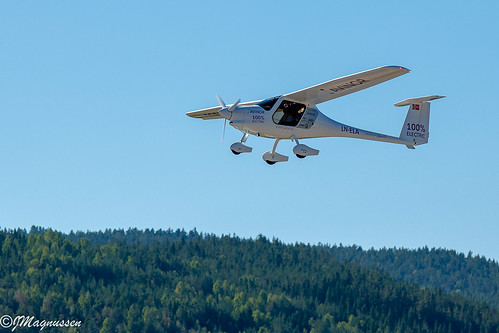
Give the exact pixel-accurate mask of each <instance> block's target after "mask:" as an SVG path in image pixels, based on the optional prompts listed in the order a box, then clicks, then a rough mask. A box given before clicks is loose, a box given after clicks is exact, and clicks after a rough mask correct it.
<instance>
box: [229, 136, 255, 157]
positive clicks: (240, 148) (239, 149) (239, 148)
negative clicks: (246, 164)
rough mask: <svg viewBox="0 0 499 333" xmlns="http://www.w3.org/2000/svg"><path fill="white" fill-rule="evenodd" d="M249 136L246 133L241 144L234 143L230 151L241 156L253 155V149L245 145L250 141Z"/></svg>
mask: <svg viewBox="0 0 499 333" xmlns="http://www.w3.org/2000/svg"><path fill="white" fill-rule="evenodd" d="M248 136H249V135H248V133H244V134H243V137H242V138H241V141H240V142H234V143H233V144H231V145H230V151H231V152H232V153H233V154H234V155H239V154H241V153H251V151H253V148H251V147H248V146H246V145H243V143H244V142H246V140H247V139H248Z"/></svg>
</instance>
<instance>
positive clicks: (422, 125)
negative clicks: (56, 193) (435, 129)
mask: <svg viewBox="0 0 499 333" xmlns="http://www.w3.org/2000/svg"><path fill="white" fill-rule="evenodd" d="M443 97H445V96H437V95H433V96H425V97H418V98H409V99H406V100H404V101H402V102H398V103H396V104H395V106H406V105H409V110H408V111H407V116H406V117H405V122H404V125H403V126H402V130H401V132H400V139H402V140H406V141H408V142H410V143H412V145H411V144H408V145H407V147H408V148H414V147H413V146H417V145H422V144H425V143H428V136H429V131H430V103H429V102H428V101H431V100H434V99H438V98H443Z"/></svg>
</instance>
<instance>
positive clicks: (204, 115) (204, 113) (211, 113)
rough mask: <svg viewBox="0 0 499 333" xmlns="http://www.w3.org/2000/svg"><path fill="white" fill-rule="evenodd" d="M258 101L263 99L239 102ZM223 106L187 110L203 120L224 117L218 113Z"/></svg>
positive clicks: (251, 103)
mask: <svg viewBox="0 0 499 333" xmlns="http://www.w3.org/2000/svg"><path fill="white" fill-rule="evenodd" d="M258 102H261V101H253V102H244V103H239V105H253V104H256V103H258ZM221 108H222V107H221V106H214V107H212V108H207V109H202V110H196V111H191V112H187V113H186V115H188V116H189V117H192V118H201V119H203V120H208V119H222V118H223V117H222V116H221V115H220V114H219V113H218V111H220V109H221Z"/></svg>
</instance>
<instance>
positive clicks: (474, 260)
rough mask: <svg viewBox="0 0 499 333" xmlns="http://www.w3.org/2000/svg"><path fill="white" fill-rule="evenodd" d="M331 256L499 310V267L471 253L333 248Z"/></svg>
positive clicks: (421, 249)
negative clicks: (481, 302) (458, 295)
mask: <svg viewBox="0 0 499 333" xmlns="http://www.w3.org/2000/svg"><path fill="white" fill-rule="evenodd" d="M331 253H332V254H333V255H334V256H335V257H336V258H338V259H339V260H341V261H346V262H353V263H357V264H359V265H360V266H362V267H370V268H379V269H381V270H383V271H384V272H387V273H388V274H390V276H392V277H394V278H395V279H397V280H399V281H406V282H410V283H416V284H418V285H419V286H424V287H427V288H433V289H435V288H442V290H443V291H445V292H446V293H453V294H460V295H464V296H466V297H467V298H472V299H474V300H477V301H484V302H486V303H488V304H490V305H491V306H493V307H494V308H495V309H497V310H499V265H498V264H497V262H495V261H493V260H490V259H486V258H485V257H480V256H473V254H472V253H471V252H469V253H468V254H467V255H466V256H465V255H464V254H463V253H457V252H456V251H453V250H444V249H435V248H432V249H429V248H428V247H423V248H419V249H417V250H407V249H386V248H384V249H380V250H374V249H370V250H367V251H364V250H362V248H360V247H356V246H349V247H343V246H333V247H331Z"/></svg>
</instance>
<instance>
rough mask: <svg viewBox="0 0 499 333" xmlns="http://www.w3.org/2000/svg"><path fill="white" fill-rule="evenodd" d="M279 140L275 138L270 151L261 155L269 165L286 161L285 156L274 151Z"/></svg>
mask: <svg viewBox="0 0 499 333" xmlns="http://www.w3.org/2000/svg"><path fill="white" fill-rule="evenodd" d="M279 140H280V139H276V140H275V143H274V147H273V148H272V151H268V152H265V154H263V156H262V158H263V160H264V161H265V162H267V163H268V164H270V165H273V164H276V163H277V162H286V161H287V160H288V157H287V156H285V155H281V154H279V153H276V152H275V149H276V148H277V144H278V143H279Z"/></svg>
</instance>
